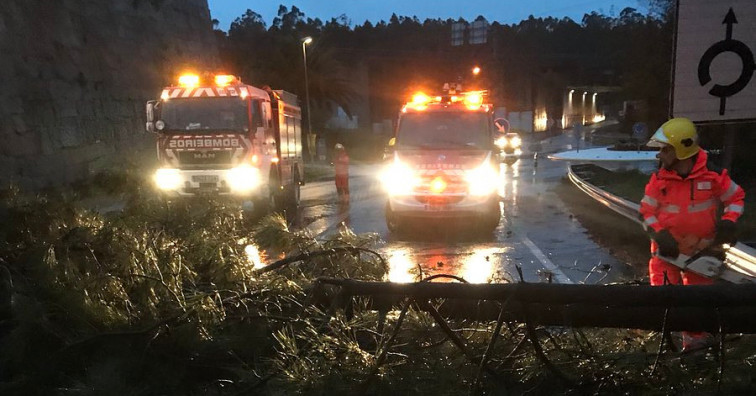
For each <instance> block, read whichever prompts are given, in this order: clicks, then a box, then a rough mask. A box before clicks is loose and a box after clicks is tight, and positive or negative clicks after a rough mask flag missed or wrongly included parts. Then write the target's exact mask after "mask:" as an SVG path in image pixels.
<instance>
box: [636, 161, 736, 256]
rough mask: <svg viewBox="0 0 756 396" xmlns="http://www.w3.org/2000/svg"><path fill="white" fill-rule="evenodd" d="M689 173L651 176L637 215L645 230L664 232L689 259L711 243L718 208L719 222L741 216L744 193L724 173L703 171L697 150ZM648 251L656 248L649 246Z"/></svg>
mask: <svg viewBox="0 0 756 396" xmlns="http://www.w3.org/2000/svg"><path fill="white" fill-rule="evenodd" d="M696 156H697V157H695V164H694V165H693V170H692V171H691V172H690V174H689V175H688V176H687V177H686V178H684V179H683V178H682V177H680V175H679V174H677V172H674V171H670V170H667V169H660V170H659V171H658V172H656V173H654V174H653V175H651V180H649V182H648V184H647V185H646V194H645V196H644V197H643V200H642V201H641V207H640V213H641V215H642V216H643V222H644V225H645V226H646V227H647V229H650V230H653V231H654V232H659V231H661V230H663V229H666V230H668V231H669V232H670V234H672V236H673V237H674V238H675V240H676V241H677V243H678V246H679V248H680V253H683V254H686V255H691V254H693V253H695V252H696V251H698V250H701V249H703V248H704V247H706V246H708V245H709V244H711V242H712V241H713V239H714V233H715V231H716V223H717V211H718V208H719V205H720V204H722V205H724V210H723V212H722V219H723V220H730V221H733V222H736V221H737V220H738V218H739V217H740V215H741V214H742V213H743V199H744V198H745V192H744V191H743V189H742V188H741V187H740V186H738V185H737V184H735V182H733V181H732V179H730V176H729V175H728V174H727V170H722V171H714V170H711V169H709V168H708V167H707V165H706V162H707V160H708V155H707V154H706V152H705V151H703V150H699V151H698V154H696ZM651 248H652V250H656V246H654V243H652V247H651Z"/></svg>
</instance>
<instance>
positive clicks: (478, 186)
mask: <svg viewBox="0 0 756 396" xmlns="http://www.w3.org/2000/svg"><path fill="white" fill-rule="evenodd" d="M466 179H467V184H468V187H469V191H470V195H475V196H485V195H489V194H491V193H493V192H494V191H495V190H496V188H497V186H498V180H499V175H498V174H497V172H496V170H495V169H494V168H493V167H492V166H491V165H489V164H487V163H486V164H483V165H481V166H479V167H477V168H475V169H472V170H470V171H468V172H467V175H466Z"/></svg>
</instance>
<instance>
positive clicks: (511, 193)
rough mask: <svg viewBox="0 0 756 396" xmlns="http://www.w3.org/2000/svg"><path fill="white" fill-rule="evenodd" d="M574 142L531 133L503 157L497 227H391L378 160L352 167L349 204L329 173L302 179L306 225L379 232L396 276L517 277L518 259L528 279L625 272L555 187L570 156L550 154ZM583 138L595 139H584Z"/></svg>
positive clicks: (569, 279) (605, 278)
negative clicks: (482, 230) (481, 232)
mask: <svg viewBox="0 0 756 396" xmlns="http://www.w3.org/2000/svg"><path fill="white" fill-rule="evenodd" d="M586 132H587V133H590V128H588V127H586ZM574 144H576V139H575V137H574V135H573V133H572V132H571V131H566V132H564V133H563V134H561V135H560V136H556V137H552V138H549V139H545V140H543V141H533V140H531V139H527V138H526V139H525V142H524V143H523V148H524V149H523V153H522V155H521V156H520V157H519V158H517V159H516V160H510V161H508V162H506V163H501V165H500V166H501V168H500V171H501V178H500V195H501V205H502V209H503V215H502V218H501V221H500V223H499V226H498V227H497V229H496V231H495V232H494V233H493V234H492V235H488V236H476V235H475V234H474V233H473V232H471V230H470V229H469V228H468V227H465V226H464V225H460V224H449V223H444V222H440V223H429V224H423V225H420V226H418V227H415V229H413V230H411V231H410V232H408V233H405V234H403V235H394V234H392V233H390V232H389V231H388V229H387V228H386V223H385V220H384V206H385V203H386V194H385V193H384V191H383V189H382V187H381V185H380V183H379V181H378V179H377V174H378V172H379V170H380V168H381V166H380V165H353V166H351V167H350V181H349V183H350V190H351V191H352V194H351V203H350V205H348V206H345V205H340V204H338V203H337V197H336V192H335V187H334V184H333V182H332V181H324V182H315V183H308V184H307V185H306V186H304V187H303V188H302V211H301V214H300V219H301V222H302V224H301V225H303V226H305V227H306V228H307V229H309V230H310V232H311V233H312V234H313V235H317V236H318V237H327V236H328V235H330V234H333V233H335V232H338V230H339V227H343V226H348V227H349V228H351V229H352V230H353V231H354V232H356V233H368V232H371V233H377V234H378V235H379V236H380V237H381V239H382V240H384V241H385V244H383V245H382V246H381V247H380V248H379V250H380V251H381V253H383V254H384V255H385V257H386V258H387V259H388V261H389V265H390V267H391V269H390V273H389V280H391V281H397V282H413V281H417V280H419V279H422V278H425V277H428V276H430V275H434V274H449V275H454V276H457V277H462V278H464V279H465V280H467V281H468V282H471V283H482V282H507V281H510V280H515V281H516V280H519V279H520V275H519V273H518V270H517V266H519V267H520V268H521V270H522V278H523V279H524V280H525V281H526V282H544V281H547V280H548V279H551V280H552V281H553V282H558V283H587V284H595V283H607V282H616V281H622V280H628V279H629V278H631V277H632V270H631V269H630V268H629V267H628V266H627V265H626V264H625V263H623V262H621V261H619V260H618V259H616V258H614V257H612V255H611V254H610V253H609V252H608V251H607V250H606V249H605V248H602V247H601V246H598V245H596V244H595V243H594V242H593V241H592V240H591V239H590V238H589V236H588V234H587V232H586V230H585V229H584V228H583V227H582V226H581V224H580V223H579V222H578V221H577V220H576V218H575V216H574V215H573V213H571V212H570V209H569V208H568V207H567V205H566V204H565V203H564V202H562V200H561V199H560V197H559V196H558V195H557V194H556V193H555V191H554V189H555V187H556V186H558V185H559V184H560V183H563V178H564V177H565V175H566V172H567V166H568V163H566V162H562V161H553V160H550V159H548V158H547V154H549V153H553V152H557V151H564V150H571V149H573V145H574ZM580 144H581V148H582V147H590V144H589V143H586V142H585V141H581V143H580ZM448 280H449V281H450V280H451V279H448ZM439 281H444V279H439Z"/></svg>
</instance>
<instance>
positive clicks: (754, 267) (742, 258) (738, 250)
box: [567, 166, 756, 276]
mask: <svg viewBox="0 0 756 396" xmlns="http://www.w3.org/2000/svg"><path fill="white" fill-rule="evenodd" d="M572 167H573V166H570V167H569V168H568V172H567V177H568V178H569V179H570V181H572V183H573V184H575V186H577V187H578V188H579V189H580V190H582V191H583V192H585V193H586V194H588V195H589V196H591V197H592V198H593V199H595V200H596V201H598V202H600V203H601V204H603V205H605V206H606V207H608V208H609V209H611V210H613V211H615V212H617V213H619V214H621V215H622V216H625V217H627V218H628V219H630V220H632V221H635V222H636V223H638V224H642V223H643V222H642V220H641V217H640V212H639V210H640V205H639V204H637V203H635V202H631V201H628V200H626V199H624V198H621V197H618V196H616V195H614V194H612V193H609V192H607V191H604V190H602V189H600V188H598V187H596V186H594V185H593V184H591V183H589V182H587V181H585V180H583V178H581V177H580V176H578V175H577V174H576V173H575V172H574V171H573V169H572ZM725 262H726V264H727V266H728V267H730V268H732V269H734V270H736V271H738V272H741V273H743V274H746V275H750V276H756V249H754V248H752V247H750V246H748V245H744V244H742V243H738V244H736V245H735V246H733V247H731V248H730V249H729V250H728V251H727V258H726V260H725Z"/></svg>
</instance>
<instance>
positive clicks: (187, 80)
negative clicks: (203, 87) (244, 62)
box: [178, 73, 240, 88]
mask: <svg viewBox="0 0 756 396" xmlns="http://www.w3.org/2000/svg"><path fill="white" fill-rule="evenodd" d="M213 80H214V82H215V85H217V86H219V87H226V86H229V85H231V84H238V83H240V80H239V78H238V77H236V76H234V75H231V74H218V75H215V76H214V77H213ZM178 83H179V86H180V87H182V88H194V87H197V86H199V84H200V76H199V75H197V74H190V73H187V74H182V75H181V76H179V79H178Z"/></svg>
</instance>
